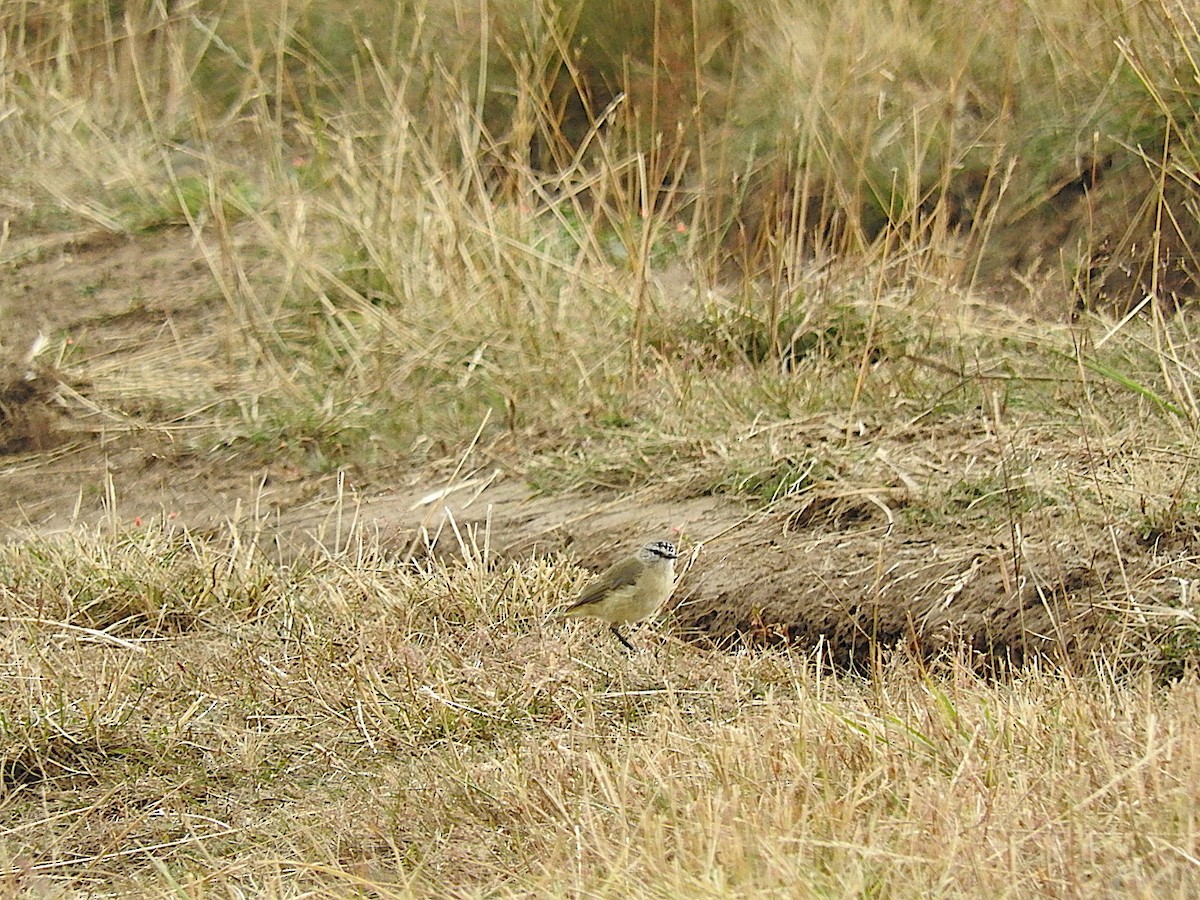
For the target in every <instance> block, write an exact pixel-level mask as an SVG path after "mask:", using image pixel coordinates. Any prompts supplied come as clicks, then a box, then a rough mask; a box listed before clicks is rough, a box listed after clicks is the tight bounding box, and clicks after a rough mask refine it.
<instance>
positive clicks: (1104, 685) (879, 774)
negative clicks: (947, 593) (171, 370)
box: [0, 526, 1200, 897]
mask: <svg viewBox="0 0 1200 900" xmlns="http://www.w3.org/2000/svg"><path fill="white" fill-rule="evenodd" d="M237 543H238V542H237V541H231V540H230V538H229V537H226V538H219V539H214V540H210V541H202V540H199V539H197V538H195V537H193V536H189V535H187V534H184V533H181V532H178V531H176V532H164V531H162V530H161V529H160V528H159V527H157V526H155V527H152V528H150V529H148V530H147V531H145V532H141V533H137V534H118V535H112V534H97V535H91V536H77V537H75V538H72V539H70V541H69V543H68V544H66V545H65V546H62V545H61V542H47V541H42V540H39V541H32V540H31V541H30V542H27V543H26V544H24V545H21V546H14V547H11V548H9V549H8V550H7V551H6V553H5V558H4V569H5V579H4V581H5V584H6V585H8V586H9V587H7V588H6V589H5V591H4V616H5V620H6V622H7V623H8V627H7V628H6V634H7V638H6V641H5V643H6V647H7V651H6V657H7V659H8V660H9V662H8V663H7V664H6V669H7V671H6V674H5V682H6V685H7V688H6V690H5V692H4V698H3V709H2V710H0V716H2V721H3V723H4V727H3V743H2V748H3V753H2V760H3V763H2V768H3V779H4V786H5V797H4V806H3V813H2V814H0V815H2V819H0V822H2V826H0V827H2V829H3V830H2V834H3V846H4V854H5V858H6V865H7V866H8V870H7V874H6V876H5V877H6V878H7V879H8V883H9V884H10V885H11V886H21V887H26V888H29V889H37V890H40V891H41V892H42V895H45V896H59V895H64V896H65V895H70V894H71V893H72V892H73V891H83V890H103V891H117V892H122V891H135V892H151V893H159V892H161V891H164V890H171V891H173V892H176V893H179V894H180V895H182V896H210V895H211V896H216V895H221V896H224V895H228V894H229V893H230V892H235V893H244V894H268V895H273V896H280V895H293V894H298V893H301V892H308V893H310V894H312V893H315V894H316V895H320V896H325V895H341V894H357V893H361V892H368V893H373V894H376V895H380V896H463V895H471V896H476V895H480V894H487V895H499V896H509V895H529V894H543V895H546V894H552V895H564V894H579V893H582V894H587V895H594V894H600V895H616V894H620V895H623V896H629V895H653V896H679V895H681V894H688V895H699V896H721V897H726V896H748V895H762V894H763V893H788V894H792V895H795V894H801V895H806V894H834V895H838V896H845V895H854V894H883V895H906V896H909V895H927V894H930V893H934V894H940V895H947V896H980V895H988V896H1028V895H1030V894H1031V893H1036V894H1051V895H1059V894H1066V895H1084V896H1090V895H1111V894H1113V893H1123V894H1134V895H1146V896H1151V895H1155V896H1161V895H1163V894H1175V895H1180V894H1186V893H1189V892H1191V891H1193V890H1195V888H1196V885H1197V882H1198V879H1200V876H1198V875H1197V873H1196V863H1195V854H1196V853H1197V850H1198V849H1200V829H1198V828H1197V822H1196V815H1195V809H1196V801H1197V798H1196V794H1195V790H1194V787H1193V786H1194V785H1195V784H1196V783H1197V780H1198V778H1200V771H1198V768H1200V755H1198V754H1197V752H1196V748H1197V747H1200V733H1198V732H1200V717H1198V716H1197V713H1196V710H1197V708H1198V704H1197V696H1198V694H1197V692H1198V691H1200V686H1198V685H1197V683H1196V682H1195V680H1194V679H1193V678H1186V679H1184V680H1183V681H1181V682H1179V683H1177V684H1174V685H1172V686H1170V687H1166V688H1156V687H1153V686H1151V685H1150V684H1149V683H1147V682H1145V681H1142V680H1138V679H1134V680H1133V681H1131V682H1127V683H1115V682H1113V681H1112V680H1111V679H1109V678H1108V677H1106V676H1105V674H1104V673H1103V672H1102V671H1078V672H1074V673H1068V672H1063V671H1053V670H1039V669H1037V668H1036V667H1035V668H1032V669H1029V670H1028V671H1025V672H1023V673H1021V674H1020V675H1019V676H1017V677H1016V678H1014V679H1012V680H1011V681H1009V682H1006V683H986V682H982V681H979V680H978V679H976V678H975V677H973V676H972V675H970V674H969V672H968V671H967V669H966V668H964V667H963V666H961V665H960V664H957V663H955V662H954V661H952V660H950V661H947V662H946V663H945V665H944V666H942V667H941V668H940V670H939V672H938V673H937V674H936V675H935V674H932V673H930V674H923V672H922V670H921V669H920V668H919V667H914V666H913V665H911V664H910V663H906V662H905V661H903V660H902V659H894V660H881V661H880V666H879V670H878V672H877V673H876V674H875V675H874V676H872V677H869V678H861V679H859V678H849V677H837V676H834V675H831V674H829V673H828V672H827V671H825V670H823V669H822V667H821V666H819V665H818V660H816V659H813V658H808V657H804V656H801V655H797V654H792V653H769V652H759V653H754V654H746V655H732V656H731V655H726V654H722V653H714V652H706V651H704V650H700V649H697V648H696V647H694V646H690V645H687V644H682V643H680V642H678V641H676V640H673V639H671V638H670V637H669V636H666V635H663V636H661V637H654V636H650V635H645V636H643V638H642V640H643V641H644V642H645V643H646V644H648V645H649V646H650V647H651V648H652V649H650V650H648V651H646V652H644V653H642V654H640V655H636V656H633V657H629V656H627V655H626V654H625V653H624V651H623V650H622V649H621V648H620V647H619V645H617V644H616V642H615V641H612V640H610V639H609V637H608V636H607V635H606V634H604V633H603V630H602V629H600V628H598V627H597V628H591V627H589V626H588V624H587V623H582V624H565V623H561V622H559V621H556V620H553V619H549V618H548V617H547V613H548V612H549V611H550V610H551V609H552V608H553V607H555V606H556V605H557V604H559V603H560V602H561V601H562V600H564V599H565V598H566V597H567V596H569V594H570V592H571V591H573V590H574V589H575V588H576V586H577V584H578V575H577V570H576V569H575V568H574V567H572V566H570V565H569V564H566V563H565V561H563V560H555V559H546V560H532V561H528V562H524V563H519V564H507V563H506V564H496V565H488V564H487V563H486V561H485V560H484V559H483V558H482V557H481V556H480V555H479V554H478V553H476V555H474V556H471V557H469V558H468V560H467V562H466V564H465V565H454V566H443V565H440V564H433V563H430V564H422V565H419V566H414V565H403V564H401V563H399V562H398V561H396V560H395V559H390V558H387V557H384V556H381V555H378V554H376V553H373V552H371V550H370V548H369V547H366V548H362V547H360V548H358V549H357V550H356V552H354V553H351V554H347V555H341V556H335V557H329V558H314V559H311V560H309V561H307V562H306V563H304V564H302V565H297V566H295V567H293V568H290V569H281V568H274V567H272V566H270V565H269V564H267V563H265V562H264V561H263V560H261V559H254V558H251V557H250V556H248V555H247V553H246V551H244V550H239V549H237ZM151 546H153V547H155V548H156V549H157V550H159V551H166V552H162V553H161V555H160V556H159V557H158V559H157V560H156V562H155V563H154V565H155V566H157V567H160V568H162V569H164V570H170V571H173V572H175V573H176V575H177V576H179V578H180V579H181V580H186V579H187V578H188V577H190V576H189V573H191V572H194V571H205V572H210V573H211V579H210V580H209V584H208V594H209V596H211V597H212V598H214V599H213V600H212V602H210V603H208V604H207V605H206V607H205V609H204V610H203V612H202V620H200V621H190V620H182V619H179V618H172V617H170V616H161V615H160V616H159V617H157V619H156V620H155V621H154V623H152V624H151V623H148V622H147V620H145V619H140V618H137V619H135V618H133V617H126V618H125V619H124V620H122V622H121V623H118V624H116V625H114V626H110V627H109V628H108V629H107V631H106V632H104V633H97V632H91V631H87V630H84V629H82V628H80V627H72V626H70V625H68V624H67V623H66V620H65V617H64V618H63V619H59V618H58V615H59V614H58V613H57V612H56V611H54V607H55V603H56V602H58V601H59V597H60V590H59V588H58V586H57V585H56V584H55V583H54V580H53V579H52V578H50V577H48V568H49V565H48V562H47V560H48V559H51V558H53V557H54V555H55V554H61V553H63V552H64V551H69V553H70V554H71V556H72V558H73V560H74V567H75V568H82V569H84V570H94V571H96V572H101V571H103V572H108V571H111V570H112V569H113V565H112V563H113V560H112V555H113V553H114V548H123V547H138V548H141V549H142V550H145V549H147V548H149V547H151ZM89 567H94V569H89ZM94 577H96V578H97V580H100V579H99V576H94ZM107 577H109V576H105V578H107ZM260 585H267V586H269V587H268V589H267V590H266V591H265V592H263V591H258V590H256V586H260ZM98 587H99V585H98Z"/></svg>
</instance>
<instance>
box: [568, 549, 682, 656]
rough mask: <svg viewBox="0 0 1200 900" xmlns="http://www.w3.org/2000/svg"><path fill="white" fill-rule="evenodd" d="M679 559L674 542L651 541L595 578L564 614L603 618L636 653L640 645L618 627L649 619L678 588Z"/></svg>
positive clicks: (611, 629) (620, 639) (618, 638)
mask: <svg viewBox="0 0 1200 900" xmlns="http://www.w3.org/2000/svg"><path fill="white" fill-rule="evenodd" d="M678 558H679V553H678V551H677V550H676V548H675V545H674V544H673V543H671V542H670V541H651V542H650V543H649V544H646V545H645V546H644V547H642V549H641V550H639V551H638V552H637V553H635V554H634V555H633V556H630V557H627V558H626V559H623V560H621V561H620V562H618V563H615V564H614V565H612V566H610V567H609V568H607V569H605V570H604V572H602V573H601V574H600V575H598V576H597V577H596V578H594V579H593V580H592V582H591V583H590V584H589V585H588V586H587V587H586V588H584V590H583V593H582V594H580V595H579V597H578V598H577V599H576V600H575V602H574V603H572V604H571V605H570V606H568V607H567V608H566V610H564V611H563V613H562V614H563V615H564V616H568V617H572V618H573V617H576V616H593V617H594V618H597V619H603V620H604V621H605V622H608V627H609V630H610V631H612V633H613V634H615V635H616V636H617V640H619V641H620V642H621V643H622V644H624V645H625V646H626V647H627V648H628V649H629V650H630V651H631V652H636V651H637V648H636V647H634V646H633V644H631V643H630V642H629V640H628V639H627V638H626V637H625V635H623V634H621V630H620V629H619V628H618V627H617V626H618V625H620V624H622V623H625V622H640V621H641V620H642V619H646V618H649V617H650V616H652V615H653V614H654V613H655V611H656V610H657V609H658V608H659V607H660V606H662V605H663V603H664V602H666V599H667V598H668V597H670V596H671V590H672V589H673V588H674V587H675V560H677V559H678Z"/></svg>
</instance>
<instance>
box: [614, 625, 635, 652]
mask: <svg viewBox="0 0 1200 900" xmlns="http://www.w3.org/2000/svg"><path fill="white" fill-rule="evenodd" d="M608 628H609V630H610V631H611V632H612V633H613V634H615V635H616V636H617V640H618V641H620V642H621V643H622V644H624V645H625V646H626V647H628V648H629V652H630V653H637V647H635V646H633V644H631V643H629V641H628V640H626V638H625V635H623V634H621V632H620V631H619V630H618V629H617V626H616V625H615V624H614V625H609V626H608Z"/></svg>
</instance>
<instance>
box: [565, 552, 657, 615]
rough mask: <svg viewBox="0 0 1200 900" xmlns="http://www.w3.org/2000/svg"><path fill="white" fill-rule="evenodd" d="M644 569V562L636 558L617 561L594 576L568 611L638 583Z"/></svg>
mask: <svg viewBox="0 0 1200 900" xmlns="http://www.w3.org/2000/svg"><path fill="white" fill-rule="evenodd" d="M642 569H643V566H642V564H641V563H639V562H638V561H637V560H636V559H627V560H625V561H624V562H619V563H617V564H616V565H615V566H613V567H612V568H610V569H608V570H606V571H605V572H604V574H602V575H598V576H597V577H596V578H594V579H593V580H592V583H591V584H589V585H588V586H587V587H586V588H584V589H583V593H582V594H580V595H579V599H578V600H576V601H575V602H574V603H572V604H571V605H570V606H568V607H567V609H566V611H567V612H570V611H571V610H573V609H578V608H579V607H581V606H587V605H588V604H589V603H595V602H597V601H599V600H603V599H604V597H605V596H607V595H608V594H609V593H610V592H612V591H614V590H616V589H618V588H623V587H628V586H629V585H631V584H637V579H638V575H639V574H641V571H642Z"/></svg>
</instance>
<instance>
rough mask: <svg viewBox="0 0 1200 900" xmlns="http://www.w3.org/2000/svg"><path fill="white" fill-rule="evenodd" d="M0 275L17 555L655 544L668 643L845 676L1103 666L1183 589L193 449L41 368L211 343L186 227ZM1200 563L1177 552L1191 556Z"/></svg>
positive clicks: (1075, 567)
mask: <svg viewBox="0 0 1200 900" xmlns="http://www.w3.org/2000/svg"><path fill="white" fill-rule="evenodd" d="M0 262H3V265H2V266H0V312H2V314H3V317H4V321H5V323H6V329H5V334H6V339H5V343H4V344H3V346H2V347H0V351H2V353H3V365H2V366H0V491H2V496H3V497H4V498H5V501H6V502H4V503H3V504H2V506H0V528H2V529H3V530H4V532H5V533H6V534H7V537H8V539H9V540H19V539H22V538H23V537H25V536H28V535H29V534H30V533H40V534H47V533H53V532H55V531H61V530H64V529H67V528H71V527H77V526H79V525H81V524H82V525H94V524H96V523H98V522H100V521H103V520H106V519H107V520H110V521H111V520H112V519H114V518H115V519H118V520H120V521H121V522H122V523H124V524H127V525H132V526H135V527H136V526H139V525H142V524H147V525H149V524H151V523H153V522H154V521H155V520H157V519H159V518H160V517H161V518H164V519H166V520H169V521H171V522H174V523H178V524H179V525H183V526H186V527H188V528H189V529H192V530H193V531H196V532H201V533H203V532H204V531H205V530H208V529H212V530H214V531H215V530H217V529H221V528H225V527H228V526H229V525H230V524H231V523H232V525H233V527H236V528H240V529H242V530H243V531H244V532H246V533H250V532H253V533H254V534H256V535H258V536H259V539H260V540H262V541H263V542H264V546H265V547H267V548H268V549H269V550H270V551H271V552H275V553H278V554H280V555H281V556H282V557H284V558H292V557H294V556H296V555H298V554H300V553H303V552H304V551H305V550H307V549H310V548H312V547H313V546H314V545H318V544H319V545H322V546H325V547H335V548H336V547H339V546H346V545H348V544H349V542H350V541H352V540H354V539H355V538H356V537H357V536H359V535H363V534H368V535H372V536H378V538H379V539H380V540H382V542H383V543H384V545H385V546H387V547H389V548H391V549H393V550H395V551H396V553H397V554H398V555H400V556H401V557H412V556H415V555H419V554H424V553H428V552H445V553H455V552H460V551H461V550H462V548H463V547H464V546H467V547H470V546H471V545H472V544H474V545H475V546H476V547H479V548H482V547H486V548H487V551H488V553H489V554H491V555H492V556H493V557H496V558H499V557H513V556H517V557H521V556H529V555H532V554H542V553H551V552H555V553H558V552H567V553H569V554H571V555H573V556H574V557H575V558H576V559H578V560H579V561H580V562H582V563H584V564H586V565H589V566H594V567H600V566H602V565H604V564H606V563H608V562H610V561H611V560H612V559H613V558H614V557H615V556H616V555H618V554H621V553H627V552H629V551H630V550H631V549H632V548H633V547H634V546H636V545H638V544H639V543H640V542H642V541H644V540H647V539H654V538H670V537H675V538H676V539H678V540H680V541H681V542H682V544H683V546H684V552H685V554H688V553H690V556H689V557H688V558H687V560H686V565H685V566H684V571H683V573H682V576H681V578H680V580H679V583H678V586H677V589H676V591H675V594H674V597H673V598H672V600H671V604H670V606H671V612H670V616H671V618H672V619H673V623H674V624H673V631H672V633H675V634H680V635H683V636H684V637H686V638H688V639H691V640H696V641H699V642H704V643H711V644H714V645H716V646H718V647H721V648H739V647H745V646H749V645H778V644H789V645H792V646H798V647H800V648H802V649H804V650H806V651H809V652H812V653H814V654H817V655H819V656H820V657H821V658H822V659H824V660H826V661H828V662H829V663H831V664H833V665H836V666H838V667H842V668H851V669H854V668H863V667H867V666H869V665H871V664H872V663H873V661H874V660H876V659H877V655H876V654H877V652H878V651H879V650H881V649H887V648H901V649H902V650H905V651H909V652H912V653H913V654H915V655H916V656H919V657H922V658H926V659H929V658H937V657H938V656H939V655H940V654H942V653H943V652H947V651H959V650H961V649H962V648H964V647H965V648H967V649H968V650H969V652H971V653H973V654H975V656H976V658H977V659H978V660H979V662H980V664H981V665H982V666H985V667H988V668H995V667H1008V666H1011V665H1014V664H1021V663H1023V662H1025V661H1026V660H1028V659H1029V658H1030V657H1031V656H1038V657H1042V658H1044V657H1050V658H1054V659H1064V658H1072V657H1077V656H1079V655H1080V654H1091V653H1093V652H1095V651H1097V650H1098V649H1101V648H1104V647H1105V646H1106V645H1105V641H1107V640H1109V638H1110V636H1111V633H1112V630H1113V628H1114V623H1115V622H1116V621H1117V620H1118V618H1119V613H1120V612H1121V610H1123V609H1124V608H1125V607H1126V606H1127V605H1128V597H1129V590H1128V586H1129V585H1130V584H1138V585H1139V586H1140V588H1141V590H1142V591H1143V592H1147V591H1148V592H1151V593H1154V592H1157V593H1158V595H1159V596H1162V597H1169V596H1170V595H1172V593H1175V594H1177V593H1178V592H1179V590H1180V589H1181V588H1180V586H1179V585H1180V584H1181V583H1182V582H1181V581H1180V577H1179V575H1180V571H1182V570H1179V569H1178V567H1174V568H1173V567H1172V566H1171V565H1164V562H1163V557H1162V556H1161V553H1160V548H1158V547H1156V546H1150V545H1146V544H1143V543H1141V542H1139V541H1137V540H1134V539H1125V540H1123V541H1118V540H1114V541H1112V542H1104V541H1100V542H1097V540H1096V538H1095V536H1094V535H1093V536H1091V538H1090V539H1089V540H1083V539H1082V538H1081V537H1079V536H1078V535H1073V534H1072V533H1071V529H1070V527H1069V525H1063V526H1061V527H1056V528H1051V529H1048V530H1046V531H1045V532H1044V533H1040V534H1039V533H1034V534H1016V533H1015V532H1014V533H1010V532H1008V531H1007V530H1005V531H1002V532H1001V533H998V534H996V533H989V534H979V533H975V532H973V531H972V530H971V529H966V528H952V527H947V526H944V525H943V526H927V527H924V526H917V525H905V524H903V522H902V521H900V520H896V519H895V518H894V517H893V516H892V515H891V514H890V512H889V509H888V506H887V504H886V503H883V502H880V501H879V499H878V498H871V497H862V498H859V499H857V500H854V499H851V500H846V499H845V498H843V499H842V500H839V501H837V502H833V501H830V500H829V499H828V498H826V499H822V498H819V497H813V496H807V497H804V496H802V497H795V498H790V499H788V500H785V501H783V502H781V503H777V504H775V505H773V506H772V507H771V508H770V510H769V511H765V512H756V511H754V510H753V509H751V508H749V507H747V506H746V505H744V504H743V503H740V502H738V501H736V500H733V499H729V498H721V497H712V496H709V497H701V498H692V499H682V500H681V499H678V498H677V497H673V496H672V495H671V494H670V493H668V492H667V491H666V490H663V489H659V490H657V491H655V490H647V491H642V492H640V493H637V494H632V495H630V494H626V495H617V494H604V493H595V492H593V493H585V494H574V495H558V496H540V495H538V494H537V493H536V492H534V491H533V490H532V489H530V488H529V487H527V486H525V485H524V484H522V483H520V482H519V481H518V480H516V479H514V478H512V477H506V476H502V475H499V474H496V473H494V472H492V471H489V470H478V471H465V472H461V473H458V474H457V476H456V477H454V478H448V477H447V475H446V473H445V472H444V471H434V470H431V471H427V472H397V471H388V472H382V473H371V474H370V475H365V474H363V473H358V474H353V473H352V474H351V475H350V477H349V478H347V479H344V480H341V481H339V479H338V477H337V476H335V475H314V474H312V473H310V472H307V471H302V470H301V469H300V468H297V467H295V466H292V465H289V464H288V463H286V462H269V463H267V464H264V463H263V458H262V456H261V455H259V456H254V457H251V456H249V455H246V456H243V455H240V454H239V453H238V452H236V451H235V450H233V449H231V448H228V447H221V446H218V447H215V448H212V449H211V450H203V449H198V448H197V447H196V446H195V445H192V444H188V443H187V442H184V441H181V440H179V439H178V435H177V432H175V431H173V430H171V429H169V428H156V427H154V426H152V425H146V424H144V419H139V418H138V417H137V416H136V415H135V414H134V413H132V412H131V413H128V414H126V413H124V412H122V411H121V410H119V409H115V410H114V408H113V407H111V406H109V407H103V408H102V407H101V406H100V405H98V404H96V403H94V402H92V401H91V400H90V399H89V389H88V386H87V385H83V384H69V383H67V381H66V380H65V379H64V378H63V376H62V373H61V371H59V369H57V368H56V364H55V361H53V360H49V361H48V360H46V358H45V354H43V355H40V356H37V357H36V358H34V359H32V360H30V359H28V358H27V356H28V351H29V350H30V348H33V347H34V346H35V342H36V341H37V336H38V334H39V333H44V334H50V333H55V334H64V333H65V334H75V335H80V336H81V339H83V338H84V336H86V339H87V341H88V342H89V351H90V352H91V353H93V354H104V353H113V354H120V353H122V352H130V351H131V348H138V347H142V346H146V345H148V344H151V343H153V342H155V341H162V340H167V341H176V342H179V341H183V340H188V339H195V338H196V337H197V336H199V337H201V338H202V337H203V336H204V335H205V334H206V329H211V327H212V324H211V323H212V320H213V319H214V318H217V317H220V316H222V315H224V309H223V307H222V306H221V305H220V301H219V299H218V300H214V299H212V297H211V295H212V275H211V273H210V272H209V269H208V266H207V263H206V262H205V261H204V258H203V256H202V254H201V251H200V249H199V248H198V247H197V246H196V244H195V242H194V240H193V239H192V237H191V234H190V233H189V232H188V231H186V230H183V229H165V230H163V231H161V232H158V233H155V234H149V235H142V236H139V237H137V238H136V239H131V238H125V237H113V236H110V235H107V234H104V233H102V232H95V233H76V234H68V235H57V234H54V235H29V236H25V237H12V238H11V239H10V240H9V241H8V243H7V244H6V245H5V246H4V248H3V260H0ZM205 298H208V299H205ZM164 335H165V336H166V337H164ZM1014 539H1016V540H1015V541H1014ZM1194 556H1195V554H1192V553H1190V551H1189V550H1188V548H1183V549H1182V551H1181V554H1179V555H1177V558H1179V559H1184V558H1194ZM1185 574H1186V573H1185ZM1110 649H1111V648H1110ZM1120 652H1121V653H1126V654H1130V655H1132V654H1135V653H1137V652H1139V651H1138V648H1137V647H1124V648H1120Z"/></svg>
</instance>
